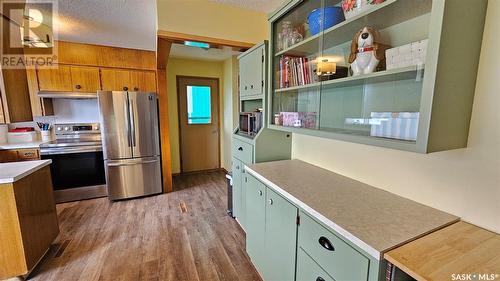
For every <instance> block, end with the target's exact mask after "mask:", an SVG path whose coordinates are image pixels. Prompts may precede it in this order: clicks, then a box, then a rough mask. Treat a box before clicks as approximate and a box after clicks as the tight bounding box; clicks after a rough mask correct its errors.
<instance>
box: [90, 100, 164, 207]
mask: <svg viewBox="0 0 500 281" xmlns="http://www.w3.org/2000/svg"><path fill="white" fill-rule="evenodd" d="M97 98H98V103H99V116H100V120H101V125H102V134H103V148H104V149H103V151H104V166H105V170H106V182H107V186H108V197H109V199H110V200H119V199H127V198H134V197H139V196H145V195H152V194H158V193H161V192H162V179H161V161H160V140H159V129H158V96H157V95H156V94H155V93H142V92H122V91H112V92H111V91H98V92H97Z"/></svg>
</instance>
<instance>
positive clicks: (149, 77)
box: [130, 71, 156, 92]
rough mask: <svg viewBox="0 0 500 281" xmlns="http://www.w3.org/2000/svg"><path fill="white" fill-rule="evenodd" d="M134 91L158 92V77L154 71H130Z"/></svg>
mask: <svg viewBox="0 0 500 281" xmlns="http://www.w3.org/2000/svg"><path fill="white" fill-rule="evenodd" d="M130 81H131V82H132V89H131V90H133V91H141V92H156V75H155V72H154V71H130Z"/></svg>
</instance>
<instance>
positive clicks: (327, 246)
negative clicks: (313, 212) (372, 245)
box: [297, 212, 370, 280]
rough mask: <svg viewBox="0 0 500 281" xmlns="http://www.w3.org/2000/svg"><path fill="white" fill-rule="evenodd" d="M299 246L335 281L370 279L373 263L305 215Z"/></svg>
mask: <svg viewBox="0 0 500 281" xmlns="http://www.w3.org/2000/svg"><path fill="white" fill-rule="evenodd" d="M298 245H299V247H300V248H302V249H303V250H304V251H305V252H306V253H307V254H308V255H309V256H310V257H311V258H312V259H313V260H314V261H315V262H316V263H318V264H319V266H320V267H322V268H323V269H324V270H325V271H326V272H327V273H328V274H329V275H330V276H331V277H333V278H334V279H335V280H366V279H367V278H368V270H369V263H370V260H369V259H368V258H367V257H365V256H364V255H362V254H361V253H360V252H358V251H357V250H356V249H354V248H353V247H351V246H350V245H349V244H347V243H346V242H345V241H344V240H342V239H340V238H339V237H338V236H337V235H336V234H334V233H332V232H331V231H330V230H328V229H326V228H325V227H323V226H322V225H320V224H319V223H317V222H316V221H315V220H313V219H312V218H310V217H309V216H308V215H306V214H304V213H302V212H301V214H300V226H299V239H298ZM297 280H300V279H297ZM313 280H315V279H313ZM325 280H328V279H326V278H325Z"/></svg>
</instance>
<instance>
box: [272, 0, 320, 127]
mask: <svg viewBox="0 0 500 281" xmlns="http://www.w3.org/2000/svg"><path fill="white" fill-rule="evenodd" d="M324 5H325V0H308V1H303V2H302V3H300V4H299V5H297V6H296V7H295V8H294V9H292V10H290V11H289V12H288V13H286V14H284V15H283V16H281V17H280V18H279V19H278V20H276V21H274V22H273V23H272V31H273V40H272V45H271V50H272V56H273V57H272V59H273V69H272V73H273V75H274V76H273V79H272V80H273V81H272V105H273V106H272V116H271V124H274V125H279V126H285V127H295V128H308V129H318V128H319V111H320V98H321V95H320V89H321V88H320V83H319V80H318V76H317V75H316V71H317V68H316V60H317V59H318V58H320V57H321V55H322V53H321V51H322V46H321V43H322V33H323V32H322V28H321V26H320V25H322V22H323V20H324V13H322V12H321V11H322V8H323V7H324Z"/></svg>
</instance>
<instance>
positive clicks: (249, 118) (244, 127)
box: [238, 111, 262, 136]
mask: <svg viewBox="0 0 500 281" xmlns="http://www.w3.org/2000/svg"><path fill="white" fill-rule="evenodd" d="M261 128H262V112H259V111H255V112H240V128H239V132H238V133H240V134H243V135H248V136H253V135H256V134H257V133H258V132H259V131H260V129H261Z"/></svg>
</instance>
